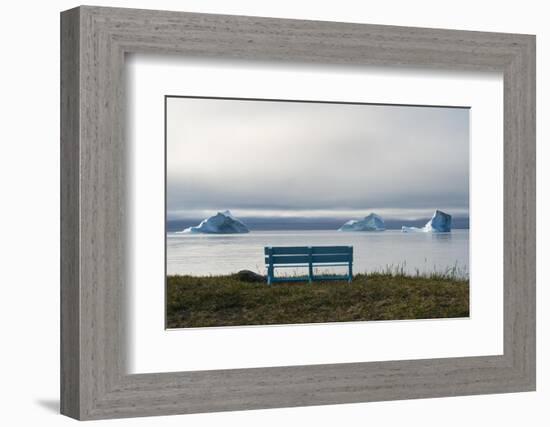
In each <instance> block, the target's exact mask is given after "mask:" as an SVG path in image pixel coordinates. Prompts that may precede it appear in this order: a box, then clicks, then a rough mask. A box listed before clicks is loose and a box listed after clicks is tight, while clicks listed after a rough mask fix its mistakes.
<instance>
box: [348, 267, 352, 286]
mask: <svg viewBox="0 0 550 427" xmlns="http://www.w3.org/2000/svg"><path fill="white" fill-rule="evenodd" d="M352 279H353V269H352V266H351V262H350V263H349V264H348V283H351V280H352Z"/></svg>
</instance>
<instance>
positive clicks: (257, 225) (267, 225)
mask: <svg viewBox="0 0 550 427" xmlns="http://www.w3.org/2000/svg"><path fill="white" fill-rule="evenodd" d="M203 219H204V218H200V219H199V218H189V219H177V220H174V219H169V220H167V221H166V231H168V232H174V231H181V230H183V229H185V228H187V227H193V226H196V225H197V224H199V223H200V222H201V221H202V220H203ZM241 219H242V221H243V222H244V223H245V224H246V225H247V227H248V228H249V230H250V231H277V230H279V231H298V230H301V231H331V230H333V231H336V230H338V229H339V228H340V227H341V226H342V224H344V223H345V222H346V221H347V220H349V218H347V219H343V218H330V219H326V218H302V217H299V218H281V219H276V220H274V219H272V218H246V217H245V218H241ZM429 219H430V218H420V219H415V220H397V219H391V218H390V219H385V220H384V221H385V224H386V229H387V230H401V227H402V226H405V227H423V226H424V225H425V224H426V222H427V221H429ZM452 228H453V229H455V230H469V228H470V219H469V217H453V225H452Z"/></svg>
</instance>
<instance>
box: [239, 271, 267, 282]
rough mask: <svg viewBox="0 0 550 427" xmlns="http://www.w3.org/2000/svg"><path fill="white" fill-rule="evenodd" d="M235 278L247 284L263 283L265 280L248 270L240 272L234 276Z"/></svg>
mask: <svg viewBox="0 0 550 427" xmlns="http://www.w3.org/2000/svg"><path fill="white" fill-rule="evenodd" d="M234 276H235V278H236V279H238V280H240V281H242V282H249V283H265V282H266V279H265V277H264V276H262V275H261V274H258V273H254V272H253V271H250V270H241V271H239V272H238V273H235V274H234Z"/></svg>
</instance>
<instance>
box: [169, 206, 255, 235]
mask: <svg viewBox="0 0 550 427" xmlns="http://www.w3.org/2000/svg"><path fill="white" fill-rule="evenodd" d="M248 232H249V230H248V228H247V226H246V225H244V224H243V222H242V221H240V220H238V219H237V218H235V217H234V216H233V215H231V212H229V211H223V212H218V213H217V214H216V215H214V216H211V217H210V218H206V219H203V220H202V221H201V223H200V224H199V225H197V226H195V227H188V228H186V229H185V230H183V231H180V232H179V233H207V234H236V233H248Z"/></svg>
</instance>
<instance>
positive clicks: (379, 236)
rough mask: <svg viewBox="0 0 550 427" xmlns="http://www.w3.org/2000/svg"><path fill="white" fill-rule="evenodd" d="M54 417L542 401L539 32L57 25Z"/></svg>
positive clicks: (188, 19)
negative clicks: (522, 395)
mask: <svg viewBox="0 0 550 427" xmlns="http://www.w3.org/2000/svg"><path fill="white" fill-rule="evenodd" d="M61 88H62V93H61V164H62V174H61V188H62V194H61V233H62V235H61V248H62V254H61V255H62V263H61V411H62V413H63V414H65V415H68V416H70V417H73V418H76V419H82V420H84V419H102V418H117V417H133V416H151V415H167V414H185V413H197V412H214V411H229V410H244V409H259V408H275V407H290V406H306V405H323V404H337V403H350V402H367V401H380V400H393V399H411V398H423V397H437V396H458V395H467V394H483V393H504V392H519V391H531V390H534V389H535V371H536V366H535V247H536V244H535V37H534V36H531V35H521V34H504V33H485V32H468V31H455V30H442V29H425V28H406V27H392V26H378V25H366V24H349V23H336V22H317V21H299V20H284V19H272V18H258V17H244V16H225V15H210V14H197V13H183V12H166V11H148V10H134V9H116V8H103V7H88V6H82V7H79V8H76V9H71V10H68V11H65V12H63V13H62V14H61Z"/></svg>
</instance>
